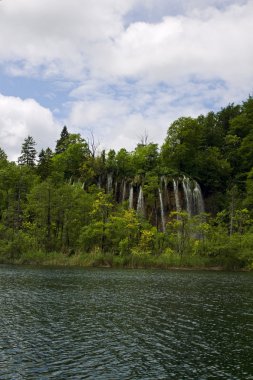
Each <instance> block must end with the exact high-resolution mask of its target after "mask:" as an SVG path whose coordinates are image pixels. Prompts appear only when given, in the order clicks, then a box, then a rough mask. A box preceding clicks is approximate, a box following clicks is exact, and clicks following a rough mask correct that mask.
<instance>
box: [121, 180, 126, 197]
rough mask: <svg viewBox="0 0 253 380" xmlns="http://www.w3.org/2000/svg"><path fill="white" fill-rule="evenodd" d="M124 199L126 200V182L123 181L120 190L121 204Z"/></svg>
mask: <svg viewBox="0 0 253 380" xmlns="http://www.w3.org/2000/svg"><path fill="white" fill-rule="evenodd" d="M125 198H126V181H125V180H123V190H122V199H121V200H122V202H124V200H125Z"/></svg>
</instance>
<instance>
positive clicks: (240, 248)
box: [0, 96, 253, 270]
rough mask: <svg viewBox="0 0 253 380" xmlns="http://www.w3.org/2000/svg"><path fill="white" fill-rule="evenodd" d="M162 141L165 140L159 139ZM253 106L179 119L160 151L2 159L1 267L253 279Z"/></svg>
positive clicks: (76, 148) (81, 150)
mask: <svg viewBox="0 0 253 380" xmlns="http://www.w3.org/2000/svg"><path fill="white" fill-rule="evenodd" d="M157 135H159V130H158V131H157ZM252 220H253V98H252V97H251V96H250V97H249V98H248V99H247V100H246V101H244V102H243V103H242V104H239V105H235V104H229V105H228V106H227V107H225V108H222V109H221V110H220V111H219V112H217V113H215V112H209V113H208V114H207V115H200V116H198V117H196V118H192V117H181V118H179V119H177V120H176V121H174V122H173V123H172V124H171V125H170V126H169V128H168V131H167V136H166V138H165V141H164V142H163V144H162V145H161V146H158V144H155V143H153V142H150V141H148V136H143V137H142V138H141V141H140V142H139V143H138V144H137V146H136V147H135V149H134V150H133V151H131V152H128V151H127V150H126V149H124V148H122V149H120V150H118V151H117V152H116V151H115V150H113V149H111V150H109V151H107V152H105V151H100V150H99V146H98V144H97V143H96V141H95V138H94V136H93V135H92V134H91V138H90V139H89V140H85V139H84V138H83V137H82V136H81V135H80V134H74V133H70V132H69V131H68V128H67V127H66V126H64V127H63V129H62V132H61V134H60V136H59V139H58V140H57V141H56V146H55V149H54V151H53V150H51V149H50V148H48V147H45V148H44V149H42V150H41V151H40V152H37V151H36V142H35V141H34V139H33V137H32V136H28V137H27V138H25V139H24V142H23V144H22V146H21V148H20V157H19V159H18V162H17V163H15V162H10V161H9V160H8V157H7V155H6V153H5V152H4V150H3V149H1V148H0V262H1V263H27V264H29V263H32V264H48V265H51V264H59V265H86V266H120V267H158V268H169V267H186V268H187V267H193V268H205V267H206V268H221V269H232V270H233V269H247V270H250V269H253V226H252Z"/></svg>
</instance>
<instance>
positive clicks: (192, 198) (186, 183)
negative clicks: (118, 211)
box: [98, 173, 205, 231]
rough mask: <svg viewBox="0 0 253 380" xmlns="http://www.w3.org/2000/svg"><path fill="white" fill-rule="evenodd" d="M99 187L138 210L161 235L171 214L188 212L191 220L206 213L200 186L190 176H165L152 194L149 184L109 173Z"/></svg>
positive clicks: (158, 180) (130, 207)
mask: <svg viewBox="0 0 253 380" xmlns="http://www.w3.org/2000/svg"><path fill="white" fill-rule="evenodd" d="M98 184H99V186H100V187H101V188H104V190H105V191H106V193H107V194H111V196H112V197H113V198H114V200H115V201H116V202H118V203H124V204H125V207H128V208H129V209H134V210H136V212H137V213H138V214H139V215H141V216H143V217H146V218H147V219H148V220H149V221H150V222H151V223H152V224H153V225H155V226H157V227H158V228H159V229H160V230H161V231H164V230H165V225H166V222H167V219H168V215H169V213H170V212H171V211H178V212H180V211H186V212H187V213H188V214H189V216H194V215H198V214H200V213H202V212H204V211H205V207H204V200H203V196H202V192H201V188H200V186H199V184H198V183H197V182H196V181H195V180H193V179H191V178H188V177H186V176H182V177H177V178H176V177H175V178H173V177H165V176H162V177H161V178H158V179H157V186H156V187H155V188H154V189H153V190H152V192H150V189H148V187H149V186H148V183H147V182H146V180H145V179H143V178H140V177H136V178H125V179H121V180H118V179H117V178H114V177H113V175H112V173H109V174H107V176H106V177H105V178H103V179H101V178H100V179H99V181H98Z"/></svg>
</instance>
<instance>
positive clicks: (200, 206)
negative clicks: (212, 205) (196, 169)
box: [193, 181, 205, 214]
mask: <svg viewBox="0 0 253 380" xmlns="http://www.w3.org/2000/svg"><path fill="white" fill-rule="evenodd" d="M194 185H195V186H194V190H193V201H194V206H195V210H196V213H197V214H201V213H202V212H205V205H204V200H203V196H202V192H201V188H200V186H199V184H198V182H196V181H194Z"/></svg>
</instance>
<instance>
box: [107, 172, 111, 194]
mask: <svg viewBox="0 0 253 380" xmlns="http://www.w3.org/2000/svg"><path fill="white" fill-rule="evenodd" d="M111 191H112V173H108V174H107V194H109V193H111Z"/></svg>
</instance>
